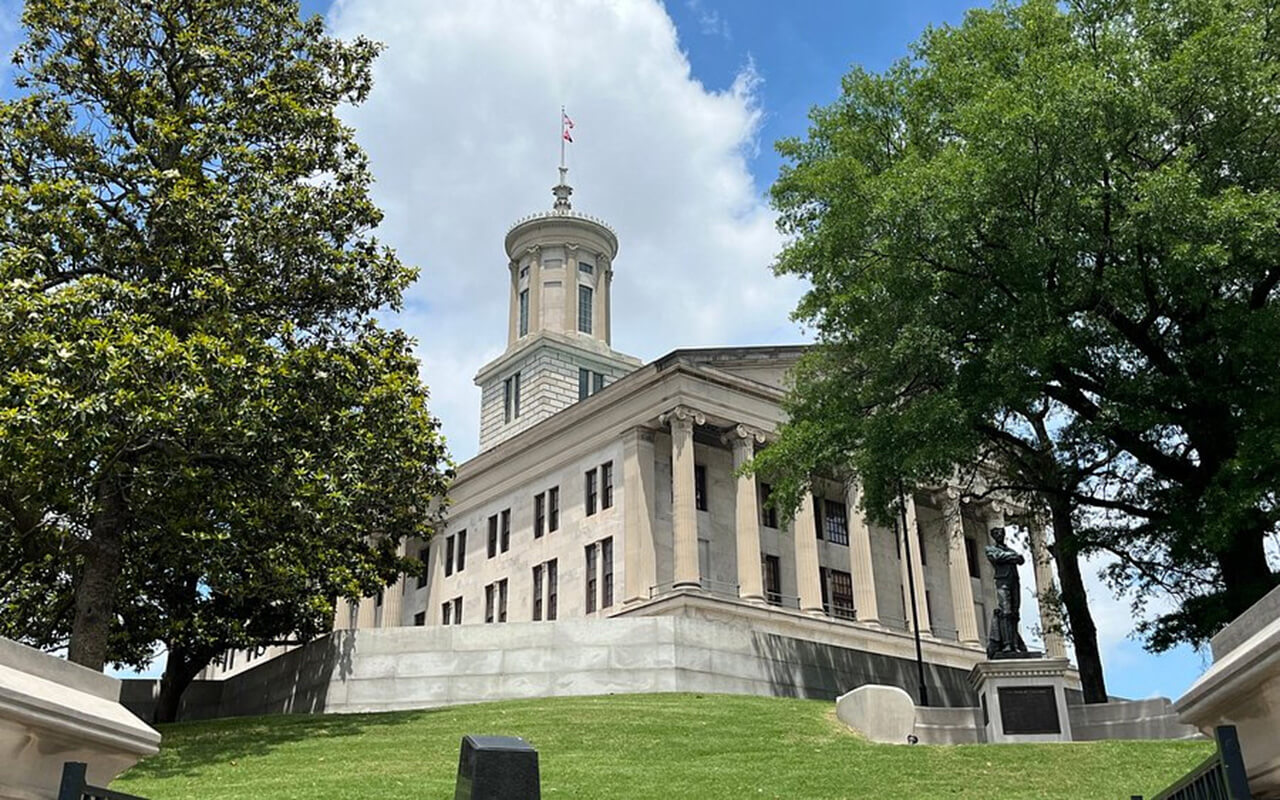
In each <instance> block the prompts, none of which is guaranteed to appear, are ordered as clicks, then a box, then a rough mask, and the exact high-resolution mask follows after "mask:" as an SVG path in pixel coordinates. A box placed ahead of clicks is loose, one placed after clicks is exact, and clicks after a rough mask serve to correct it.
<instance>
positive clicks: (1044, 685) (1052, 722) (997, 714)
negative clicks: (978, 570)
mask: <svg viewBox="0 0 1280 800" xmlns="http://www.w3.org/2000/svg"><path fill="white" fill-rule="evenodd" d="M987 560H988V561H990V562H991V566H992V567H993V568H994V571H995V582H996V607H995V609H994V610H993V611H992V614H991V631H990V634H989V635H988V637H987V658H988V659H989V660H988V661H985V662H983V663H981V664H978V665H977V666H975V667H974V668H973V672H972V673H970V675H969V682H970V684H971V685H972V686H973V688H974V691H975V692H977V694H978V705H979V707H980V709H981V713H982V720H981V722H982V727H981V730H980V735H981V736H982V738H983V740H984V741H988V742H1069V741H1071V721H1070V719H1069V718H1068V716H1067V694H1066V672H1067V668H1068V667H1069V666H1070V662H1069V661H1068V660H1067V659H1065V658H1042V656H1043V655H1044V654H1043V653H1036V652H1030V651H1028V650H1027V645H1026V643H1024V642H1023V641H1022V635H1021V634H1020V633H1019V632H1018V622H1019V618H1020V608H1021V605H1022V583H1021V580H1020V579H1019V577H1018V566H1019V565H1020V564H1022V563H1024V562H1025V561H1026V559H1025V558H1024V557H1023V556H1022V554H1021V553H1019V552H1018V551H1016V550H1014V549H1013V548H1012V547H1009V546H1008V545H1007V544H1005V535H1004V528H992V529H991V544H990V545H989V546H988V547H987Z"/></svg>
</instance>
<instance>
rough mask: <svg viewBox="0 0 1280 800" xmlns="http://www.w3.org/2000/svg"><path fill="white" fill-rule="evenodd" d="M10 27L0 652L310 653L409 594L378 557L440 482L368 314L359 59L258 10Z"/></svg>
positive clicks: (400, 269)
mask: <svg viewBox="0 0 1280 800" xmlns="http://www.w3.org/2000/svg"><path fill="white" fill-rule="evenodd" d="M22 19H23V24H24V26H25V27H26V30H27V40H26V42H25V43H24V44H23V45H22V46H21V47H20V48H19V50H18V53H17V56H16V58H15V61H16V64H17V66H18V69H19V85H20V87H21V88H22V89H23V90H24V94H23V95H22V96H21V97H19V98H18V99H17V100H14V101H12V102H8V103H4V104H0V131H3V135H2V136H0V375H2V376H3V377H2V378H0V554H3V557H4V562H3V566H4V568H5V573H4V574H3V575H0V578H2V579H3V583H0V601H2V602H3V603H4V611H5V613H4V614H3V615H0V619H2V620H3V622H0V633H3V634H5V635H8V636H15V637H17V638H21V639H25V640H27V641H31V642H33V643H36V644H40V645H50V644H54V643H57V642H60V641H64V640H65V639H66V638H67V637H68V635H70V637H71V640H72V641H71V651H72V657H73V658H74V659H76V660H81V661H85V660H87V661H88V662H90V663H94V662H96V663H97V664H98V665H100V664H101V661H102V660H103V659H104V658H106V659H109V660H113V661H117V662H122V663H127V664H140V663H143V662H145V661H146V660H147V659H148V657H149V655H150V653H151V652H152V649H153V646H154V644H155V643H156V642H157V641H162V642H165V643H166V644H167V645H168V646H169V647H170V650H171V660H172V658H173V655H172V653H173V652H174V651H176V650H178V649H181V651H182V652H183V653H186V657H187V658H189V659H192V660H193V661H199V662H200V664H201V666H202V665H203V663H206V662H207V660H208V658H209V657H211V656H212V655H213V654H214V653H217V652H219V651H220V650H222V649H224V648H226V647H230V646H242V645H248V644H254V643H259V642H263V641H271V640H274V639H279V638H284V637H291V636H295V635H296V636H302V637H307V636H311V635H314V634H315V633H317V632H320V631H323V630H326V629H327V628H328V627H329V625H330V624H331V622H332V618H333V600H334V598H335V596H349V597H358V596H361V595H366V596H367V595H371V594H373V593H375V592H376V591H378V590H379V589H380V588H381V587H382V586H383V585H385V584H387V583H388V582H390V581H392V580H394V579H395V576H396V575H397V574H398V573H400V572H409V573H415V572H416V570H417V569H418V568H419V567H418V565H417V564H416V563H415V562H416V560H415V559H405V558H402V557H399V556H397V547H398V545H399V543H400V542H401V541H402V540H403V539H404V538H405V537H409V536H420V537H426V536H429V535H430V533H431V515H430V514H429V510H430V509H431V508H432V507H433V506H434V505H435V504H438V503H439V501H440V499H441V498H442V497H443V494H444V492H445V489H446V485H447V480H448V478H449V476H450V474H451V469H450V467H449V464H448V461H447V455H446V452H445V449H444V443H443V441H442V439H441V437H440V434H439V426H438V422H437V421H436V420H435V419H434V418H433V417H431V415H430V414H429V412H428V410H427V390H426V388H425V387H424V386H423V385H422V383H421V381H420V379H419V377H418V364H417V361H416V360H415V358H414V357H413V354H412V344H413V343H412V342H411V341H410V340H409V339H408V338H406V337H405V336H404V335H403V333H401V332H399V331H385V330H383V329H381V328H380V327H379V325H378V324H377V322H376V321H375V319H374V316H373V315H374V312H376V311H377V310H379V309H383V308H387V307H391V308H396V307H398V304H399V302H400V299H401V294H402V292H403V290H404V289H405V287H407V286H408V285H409V283H410V282H411V281H412V280H413V278H414V275H415V272H414V270H412V269H411V268H408V267H406V266H405V265H403V264H401V263H400V262H399V260H398V259H397V258H396V256H395V254H394V253H393V252H391V251H390V250H389V249H388V248H386V247H385V246H383V245H381V244H380V243H379V242H378V241H377V239H376V238H375V237H374V236H373V235H372V231H373V229H374V228H375V227H376V226H377V224H378V222H379V220H380V216H381V215H380V213H379V211H378V210H377V208H376V207H375V206H374V205H373V203H372V201H371V200H370V198H369V188H370V184H371V180H372V179H371V176H370V174H369V171H368V167H367V162H366V158H365V156H364V154H363V153H362V152H361V150H360V148H359V147H358V145H357V144H356V142H355V139H354V136H353V133H352V131H351V130H350V129H349V128H348V127H347V126H345V125H344V124H343V123H342V122H341V120H340V119H339V118H338V116H337V114H336V113H335V111H336V109H337V107H338V106H339V105H340V104H342V103H358V102H361V101H362V100H363V99H364V98H365V96H366V95H367V93H368V91H369V89H370V81H371V78H370V70H371V64H372V61H373V59H374V57H375V56H376V54H377V51H378V47H377V45H375V44H373V43H371V42H368V41H365V40H362V39H357V40H355V41H352V42H341V41H337V40H335V39H332V38H329V37H327V36H325V35H324V30H323V23H322V21H321V20H320V18H318V17H315V18H312V19H309V20H301V19H299V17H298V5H297V3H296V2H281V1H280V0H197V1H196V2H190V1H182V2H179V0H153V2H148V3H124V2H109V1H108V2H103V1H102V0H92V1H90V0H29V1H28V2H27V5H26V9H25V11H24V14H23V18H22ZM72 592H74V594H75V597H74V600H73V599H72V598H71V593H72ZM117 598H118V602H114V600H115V599H117ZM108 632H109V646H108V645H107V644H106V643H107V642H108V639H107V638H106V637H107V635H108ZM77 639H79V640H80V644H79V646H78V644H77ZM85 642H88V643H89V644H88V645H85ZM86 646H87V647H88V649H87V650H85V649H84V647H86ZM78 653H79V654H81V655H82V656H83V658H77V654H78ZM196 669H198V667H196Z"/></svg>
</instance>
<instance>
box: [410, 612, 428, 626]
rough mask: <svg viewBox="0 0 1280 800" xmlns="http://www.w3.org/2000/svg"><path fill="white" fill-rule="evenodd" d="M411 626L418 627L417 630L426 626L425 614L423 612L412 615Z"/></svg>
mask: <svg viewBox="0 0 1280 800" xmlns="http://www.w3.org/2000/svg"><path fill="white" fill-rule="evenodd" d="M413 624H414V625H415V626H416V627H419V628H421V627H422V626H424V625H426V624H427V612H425V611H419V612H418V613H417V614H414V615H413Z"/></svg>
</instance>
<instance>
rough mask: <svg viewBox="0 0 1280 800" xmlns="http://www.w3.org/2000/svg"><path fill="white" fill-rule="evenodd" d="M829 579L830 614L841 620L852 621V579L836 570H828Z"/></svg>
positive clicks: (845, 573) (847, 574)
mask: <svg viewBox="0 0 1280 800" xmlns="http://www.w3.org/2000/svg"><path fill="white" fill-rule="evenodd" d="M827 574H828V575H829V576H830V578H831V614H832V616H836V617H840V618H841V619H853V618H854V610H853V577H852V576H851V575H850V574H849V573H847V572H841V571H840V570H838V569H833V570H829V571H828V573H827Z"/></svg>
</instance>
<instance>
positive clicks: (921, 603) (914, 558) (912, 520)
mask: <svg viewBox="0 0 1280 800" xmlns="http://www.w3.org/2000/svg"><path fill="white" fill-rule="evenodd" d="M906 504H907V530H906V534H905V535H906V536H907V537H908V538H907V540H906V542H900V543H899V546H900V547H906V546H907V542H909V543H910V545H909V547H910V550H911V571H912V575H908V574H907V559H906V558H903V559H902V591H903V597H904V598H906V604H905V605H906V609H905V611H906V617H907V630H910V629H911V598H910V597H908V596H907V594H906V593H907V592H908V591H910V587H911V586H912V584H914V585H915V589H916V592H915V597H916V616H917V617H918V618H919V621H920V632H921V633H923V634H926V635H930V634H932V633H933V628H932V626H931V625H930V624H929V598H928V595H927V594H925V586H924V583H925V581H924V560H923V559H922V558H921V557H920V524H919V522H917V521H916V499H915V497H914V496H913V495H912V494H911V493H907V495H906ZM904 555H905V553H904Z"/></svg>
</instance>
